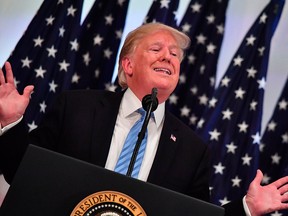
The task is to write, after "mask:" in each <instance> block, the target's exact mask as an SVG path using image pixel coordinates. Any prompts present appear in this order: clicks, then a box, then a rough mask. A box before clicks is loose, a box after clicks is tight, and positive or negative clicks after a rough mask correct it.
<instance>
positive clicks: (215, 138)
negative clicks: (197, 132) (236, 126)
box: [209, 128, 221, 141]
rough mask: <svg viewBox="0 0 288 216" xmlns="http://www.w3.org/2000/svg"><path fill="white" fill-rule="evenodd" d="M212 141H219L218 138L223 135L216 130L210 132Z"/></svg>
mask: <svg viewBox="0 0 288 216" xmlns="http://www.w3.org/2000/svg"><path fill="white" fill-rule="evenodd" d="M209 134H210V140H217V141H218V140H219V139H218V137H219V136H220V135H221V133H220V132H218V130H217V129H216V128H215V129H214V130H213V131H209Z"/></svg>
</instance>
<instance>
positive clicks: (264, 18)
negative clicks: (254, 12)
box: [259, 13, 268, 23]
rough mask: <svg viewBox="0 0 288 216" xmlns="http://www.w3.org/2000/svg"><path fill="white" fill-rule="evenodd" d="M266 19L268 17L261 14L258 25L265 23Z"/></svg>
mask: <svg viewBox="0 0 288 216" xmlns="http://www.w3.org/2000/svg"><path fill="white" fill-rule="evenodd" d="M267 18H268V16H267V15H266V14H265V13H263V14H262V15H261V17H260V20H259V23H266V19H267Z"/></svg>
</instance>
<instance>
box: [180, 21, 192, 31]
mask: <svg viewBox="0 0 288 216" xmlns="http://www.w3.org/2000/svg"><path fill="white" fill-rule="evenodd" d="M191 27H192V26H191V25H190V24H189V23H185V24H184V25H182V26H181V28H182V32H185V33H189V32H190V29H191Z"/></svg>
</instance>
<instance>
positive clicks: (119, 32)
mask: <svg viewBox="0 0 288 216" xmlns="http://www.w3.org/2000/svg"><path fill="white" fill-rule="evenodd" d="M115 33H116V38H117V39H119V40H121V38H122V35H123V32H122V31H121V30H119V31H116V32H115Z"/></svg>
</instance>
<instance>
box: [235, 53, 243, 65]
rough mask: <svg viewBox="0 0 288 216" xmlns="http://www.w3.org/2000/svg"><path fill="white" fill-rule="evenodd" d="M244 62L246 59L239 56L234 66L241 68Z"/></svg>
mask: <svg viewBox="0 0 288 216" xmlns="http://www.w3.org/2000/svg"><path fill="white" fill-rule="evenodd" d="M243 60H244V59H243V58H242V57H241V56H240V55H238V56H237V57H236V58H234V59H233V61H234V64H233V65H234V66H239V67H240V66H241V64H242V61H243Z"/></svg>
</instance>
